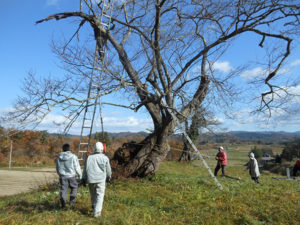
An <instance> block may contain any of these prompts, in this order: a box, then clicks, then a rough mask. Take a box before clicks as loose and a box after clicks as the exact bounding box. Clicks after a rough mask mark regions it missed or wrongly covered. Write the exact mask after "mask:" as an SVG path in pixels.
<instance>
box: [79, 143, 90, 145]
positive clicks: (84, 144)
mask: <svg viewBox="0 0 300 225" xmlns="http://www.w3.org/2000/svg"><path fill="white" fill-rule="evenodd" d="M79 144H80V145H88V144H89V143H79Z"/></svg>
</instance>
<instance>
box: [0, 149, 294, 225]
mask: <svg viewBox="0 0 300 225" xmlns="http://www.w3.org/2000/svg"><path fill="white" fill-rule="evenodd" d="M229 154H230V152H229ZM230 155H231V157H230V158H231V160H230V161H231V162H232V163H231V164H230V165H229V166H228V169H227V173H228V175H230V176H231V177H235V178H237V177H239V178H240V179H241V180H236V179H231V178H226V177H218V179H219V181H220V182H221V184H222V185H223V187H224V190H223V191H220V190H219V189H217V187H216V185H215V183H214V182H213V180H212V179H211V178H210V176H209V174H208V172H207V171H206V169H205V168H204V166H203V165H202V164H201V163H200V162H199V161H194V162H193V163H191V164H190V163H177V162H165V163H163V164H162V165H161V168H160V170H159V172H158V173H157V174H156V176H155V177H153V179H152V180H146V179H144V180H134V179H130V180H117V181H115V182H114V184H113V185H111V184H108V185H107V189H106V195H105V200H104V209H103V212H102V218H97V219H95V218H93V217H92V211H91V206H90V199H89V193H88V188H87V187H80V188H79V194H78V201H77V203H76V205H75V207H74V208H72V209H68V210H60V208H59V190H58V186H57V185H50V186H44V187H42V188H41V190H39V191H35V192H32V193H27V194H22V195H17V196H12V197H5V198H1V199H0V200H1V201H0V209H1V210H0V224H5V225H9V224H22V225H24V224H51V225H52V224H117V225H121V224H299V221H300V214H299V212H300V182H299V181H281V180H275V179H272V177H273V176H275V175H274V174H270V173H269V172H262V176H261V184H258V185H257V184H255V183H254V182H252V181H251V179H250V177H249V175H248V172H247V171H244V169H245V168H244V167H243V166H242V165H243V164H244V162H245V161H246V157H243V156H244V155H245V154H241V153H240V152H239V153H237V154H233V153H231V154H230ZM230 161H229V162H230ZM208 164H209V165H210V166H211V168H213V167H214V165H215V161H214V160H213V159H209V160H208Z"/></svg>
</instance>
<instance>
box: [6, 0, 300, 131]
mask: <svg viewBox="0 0 300 225" xmlns="http://www.w3.org/2000/svg"><path fill="white" fill-rule="evenodd" d="M70 2H71V1H70V0H26V1H20V0H9V1H0V27H1V36H0V49H1V51H0V62H1V66H0V77H1V82H0V95H1V102H0V112H5V111H7V110H9V109H10V108H11V107H12V103H13V101H14V100H15V99H16V96H17V95H22V91H21V86H22V85H21V84H22V80H23V79H24V77H25V76H26V74H27V73H28V72H29V71H33V72H35V73H37V74H39V75H41V76H43V75H49V74H52V75H59V74H61V73H64V72H63V71H61V70H60V69H59V68H58V66H57V59H56V58H55V57H54V55H53V54H52V52H51V48H50V41H51V39H52V38H53V37H54V38H55V37H59V36H60V35H62V34H64V35H65V36H66V37H68V34H71V33H72V31H74V30H73V29H74V28H73V27H72V23H71V21H64V22H56V21H50V22H46V23H42V24H39V25H35V21H37V20H39V19H42V18H45V17H46V16H48V15H50V14H52V13H57V12H62V11H70V10H72V9H70ZM72 2H73V1H72ZM76 2H77V1H76ZM73 7H76V8H77V4H74V5H73ZM250 39H251V38H250ZM250 39H248V40H247V38H246V39H245V38H241V39H240V40H237V41H236V42H235V43H234V44H233V45H232V46H231V49H230V51H228V53H226V54H225V55H224V56H222V58H220V59H219V60H218V61H217V62H216V63H215V65H214V69H215V70H216V71H217V72H219V73H220V74H222V73H226V72H229V71H230V70H232V69H234V68H236V67H237V66H239V65H240V63H242V61H246V59H248V58H249V59H250V57H251V58H252V59H256V60H259V58H260V57H261V51H262V50H261V49H260V48H253V47H252V45H250V44H248V43H249V42H253V41H256V42H257V40H255V39H251V40H250ZM293 50H294V51H293V54H292V55H291V57H290V59H289V61H287V62H286V65H285V67H284V69H283V71H282V73H286V74H289V75H290V76H293V77H294V78H298V79H300V76H299V72H300V48H299V40H298V42H297V41H295V42H294V47H293ZM260 72H262V68H261V67H260V66H254V67H251V68H249V69H247V70H246V71H244V73H243V74H241V79H244V80H245V81H246V80H247V79H251V76H253V77H255V76H257V74H258V73H260ZM292 92H293V93H295V94H300V86H295V87H294V89H293V90H292ZM299 103H300V99H299V97H295V98H294V99H292V100H291V104H292V105H297V104H298V105H299ZM249 106H250V105H249V104H239V105H238V106H237V107H236V109H235V110H233V112H230V114H231V116H232V118H233V119H229V118H227V117H225V116H224V115H223V113H221V111H220V113H216V118H217V119H218V121H220V122H221V123H222V125H221V126H220V127H219V128H220V129H224V130H228V131H231V130H245V131H262V130H268V131H269V130H271V131H272V130H274V131H297V130H300V128H299V127H300V126H299V125H300V115H299V114H300V113H299V112H298V113H294V114H287V113H286V112H283V111H277V112H274V113H273V117H272V118H271V119H268V118H267V117H265V116H263V115H251V114H249V113H250V112H251V111H252V110H253V106H254V104H253V105H251V107H249ZM103 117H104V127H105V130H107V131H109V132H121V131H132V132H136V131H145V130H146V129H147V128H151V127H152V123H151V119H150V118H149V117H148V115H147V113H146V112H143V111H142V112H139V113H134V112H130V111H128V110H125V109H121V108H112V107H107V106H104V108H103ZM60 118H61V117H60V116H58V115H55V114H53V115H51V116H50V117H49V118H47V119H46V121H44V122H43V124H42V125H41V127H39V128H38V129H47V130H48V131H49V132H59V131H61V128H58V127H55V126H54V124H53V123H52V121H53V120H55V121H57V120H60ZM78 127H80V121H79V122H78V126H77V127H74V128H73V130H71V132H72V133H76V132H78V130H79V129H78ZM98 128H99V126H98Z"/></svg>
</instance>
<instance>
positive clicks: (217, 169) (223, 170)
mask: <svg viewBox="0 0 300 225" xmlns="http://www.w3.org/2000/svg"><path fill="white" fill-rule="evenodd" d="M220 168H222V175H225V165H220V164H217V166H216V168H215V176H217V174H218V171H219V170H220Z"/></svg>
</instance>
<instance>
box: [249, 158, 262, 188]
mask: <svg viewBox="0 0 300 225" xmlns="http://www.w3.org/2000/svg"><path fill="white" fill-rule="evenodd" d="M248 156H249V158H250V160H249V162H248V169H249V174H250V176H251V179H252V180H254V181H255V182H256V183H259V179H258V177H259V176H260V173H259V168H258V163H257V160H256V159H255V157H254V153H253V152H250V153H249V155H248Z"/></svg>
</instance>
